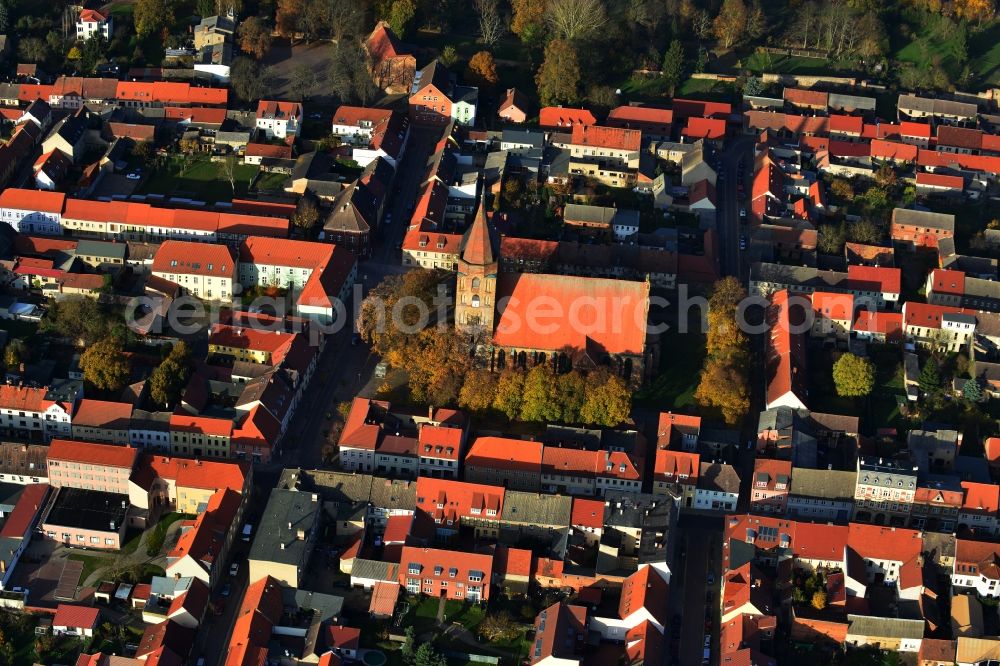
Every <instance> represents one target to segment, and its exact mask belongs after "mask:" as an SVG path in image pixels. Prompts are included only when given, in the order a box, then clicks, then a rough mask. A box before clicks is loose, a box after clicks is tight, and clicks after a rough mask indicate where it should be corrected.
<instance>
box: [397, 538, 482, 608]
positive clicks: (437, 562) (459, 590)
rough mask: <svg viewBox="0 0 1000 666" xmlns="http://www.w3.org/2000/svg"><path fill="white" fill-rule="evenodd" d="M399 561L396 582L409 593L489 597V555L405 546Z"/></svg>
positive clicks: (464, 598) (466, 598)
mask: <svg viewBox="0 0 1000 666" xmlns="http://www.w3.org/2000/svg"><path fill="white" fill-rule="evenodd" d="M399 561H400V566H399V584H400V586H402V587H405V588H406V591H407V592H409V593H410V594H424V595H427V596H432V597H442V598H446V599H457V600H462V601H471V602H473V603H479V602H486V601H489V598H490V583H491V581H492V579H493V556H492V555H489V554H484V553H467V552H462V551H451V550H441V549H438V548H417V547H413V546H404V547H403V550H402V553H401V554H400V560H399Z"/></svg>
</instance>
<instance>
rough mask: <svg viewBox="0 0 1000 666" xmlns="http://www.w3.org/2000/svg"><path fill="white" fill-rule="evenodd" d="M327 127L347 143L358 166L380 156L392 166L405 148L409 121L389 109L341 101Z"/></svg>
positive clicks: (408, 134) (401, 155)
mask: <svg viewBox="0 0 1000 666" xmlns="http://www.w3.org/2000/svg"><path fill="white" fill-rule="evenodd" d="M330 131H331V133H332V134H333V135H334V136H338V137H341V140H342V141H343V142H344V143H345V144H348V145H350V146H351V157H352V158H353V159H354V161H355V162H357V163H358V164H359V165H360V166H361V167H366V166H368V165H369V164H370V163H371V162H373V161H375V160H376V159H378V158H379V157H381V158H383V159H385V160H386V161H387V162H388V163H389V164H390V165H392V168H393V169H395V168H396V167H397V166H398V165H399V162H400V160H401V159H402V158H403V154H404V153H405V152H406V145H407V142H408V141H409V138H410V121H409V118H407V117H406V116H404V115H403V114H401V113H398V112H396V111H391V110H389V109H375V108H368V107H362V106H348V105H343V106H340V107H338V108H337V110H336V111H335V112H334V114H333V124H332V126H331V128H330Z"/></svg>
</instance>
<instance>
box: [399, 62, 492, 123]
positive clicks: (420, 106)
mask: <svg viewBox="0 0 1000 666" xmlns="http://www.w3.org/2000/svg"><path fill="white" fill-rule="evenodd" d="M478 101H479V91H478V90H477V89H476V88H471V87H467V86H456V85H455V84H454V83H453V82H452V80H451V73H450V72H448V70H446V69H445V67H444V65H442V64H441V63H440V62H439V61H438V60H432V61H431V62H430V63H428V64H427V65H426V66H424V68H423V69H421V70H420V71H419V72H417V73H416V76H415V77H414V79H413V85H412V86H411V87H410V97H409V108H410V121H411V122H413V123H414V124H417V125H429V126H435V127H443V126H445V125H447V124H448V123H450V122H452V121H454V122H456V123H458V124H460V125H472V124H474V123H475V121H476V107H477V105H478Z"/></svg>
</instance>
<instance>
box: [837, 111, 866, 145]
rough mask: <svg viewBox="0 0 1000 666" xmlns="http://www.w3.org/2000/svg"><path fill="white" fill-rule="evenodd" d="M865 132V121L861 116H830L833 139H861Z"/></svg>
mask: <svg viewBox="0 0 1000 666" xmlns="http://www.w3.org/2000/svg"><path fill="white" fill-rule="evenodd" d="M863 132H864V119H862V118H861V116H840V115H834V116H830V138H831V139H848V140H851V139H859V138H861V134H862V133H863Z"/></svg>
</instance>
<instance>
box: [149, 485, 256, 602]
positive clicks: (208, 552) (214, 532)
mask: <svg viewBox="0 0 1000 666" xmlns="http://www.w3.org/2000/svg"><path fill="white" fill-rule="evenodd" d="M242 506H243V497H242V496H241V495H240V494H239V493H237V492H235V491H232V490H229V489H228V488H227V489H224V490H220V491H218V492H217V493H215V494H214V495H212V498H211V500H209V503H208V506H207V507H206V508H205V510H204V511H203V512H202V513H200V514H198V518H197V519H195V520H194V521H186V522H184V523H182V525H181V531H180V536H179V537H178V538H177V543H176V545H175V546H174V547H173V549H172V550H171V551H170V552H168V553H167V566H166V574H167V576H168V577H170V576H179V577H181V578H185V577H191V578H197V579H199V580H201V581H202V582H204V583H206V584H207V585H208V586H209V587H213V586H215V584H216V583H217V582H218V581H219V580H220V579H221V578H222V576H223V575H224V573H225V572H224V571H223V568H224V567H225V563H226V557H227V555H228V553H229V548H230V546H232V542H233V538H234V537H235V535H236V533H237V532H238V531H239V527H240V526H239V520H238V518H239V516H240V511H241V508H242Z"/></svg>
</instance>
